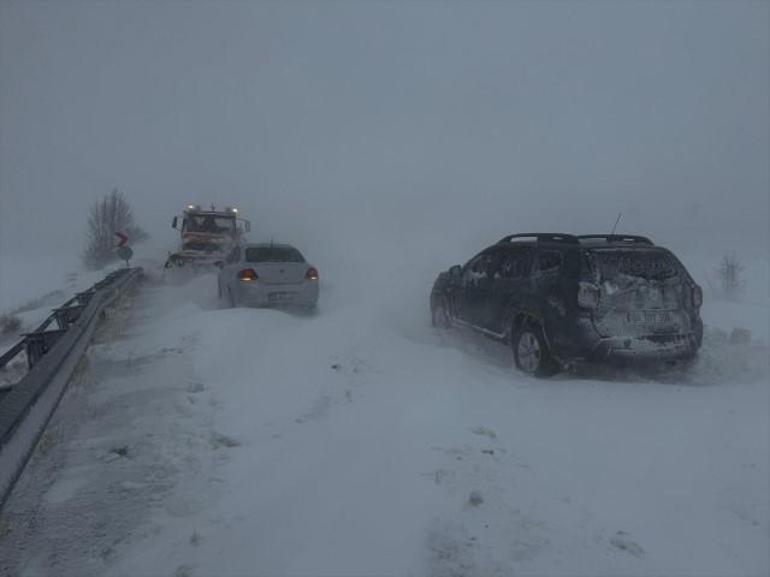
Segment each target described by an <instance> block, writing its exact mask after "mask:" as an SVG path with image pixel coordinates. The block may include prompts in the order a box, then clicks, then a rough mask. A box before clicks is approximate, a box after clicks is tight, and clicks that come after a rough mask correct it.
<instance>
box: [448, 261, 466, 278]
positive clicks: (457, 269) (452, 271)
mask: <svg viewBox="0 0 770 577" xmlns="http://www.w3.org/2000/svg"><path fill="white" fill-rule="evenodd" d="M462 270H463V269H462V267H461V266H460V265H459V264H456V265H454V266H453V267H450V268H449V276H460V273H461V272H462Z"/></svg>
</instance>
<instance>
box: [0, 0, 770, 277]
mask: <svg viewBox="0 0 770 577" xmlns="http://www.w3.org/2000/svg"><path fill="white" fill-rule="evenodd" d="M767 55H768V4H767V2H669V3H663V2H655V3H642V2H633V3H632V2H625V3H607V2H581V3H574V4H572V3H529V2H521V3H511V4H503V3H471V2H453V3H443V4H442V3H434V2H414V3H409V2H393V3H384V2H361V3H356V2H320V3H311V2H292V3H284V4H279V3H273V2H253V3H235V2H232V3H225V4H213V3H181V2H155V3H117V2H98V3H97V2H65V3H29V2H12V1H7V0H6V1H4V2H2V3H1V4H0V126H1V127H2V128H1V131H0V208H1V210H2V214H1V216H0V219H1V220H0V229H1V230H0V257H2V259H4V260H7V259H9V258H10V257H11V256H13V257H14V258H19V257H26V256H29V257H35V256H39V255H41V254H50V253H54V254H56V255H65V254H66V255H72V254H75V253H79V252H80V251H81V250H82V245H83V234H84V222H85V212H86V211H87V209H88V207H89V205H90V204H91V203H92V202H93V201H94V200H95V199H97V198H99V197H100V196H101V195H103V194H107V193H108V192H109V191H110V190H112V188H114V187H118V188H119V189H120V190H121V191H123V192H124V194H125V195H126V196H127V198H128V200H129V201H130V202H131V203H132V205H133V207H134V211H135V213H136V215H137V221H138V222H139V224H140V225H141V226H143V227H144V228H145V229H146V230H147V231H148V232H149V233H150V234H151V235H152V236H153V238H154V241H155V243H156V244H157V245H158V246H159V247H162V248H163V249H166V248H167V247H169V248H170V246H171V245H172V244H173V242H174V241H175V238H176V237H175V235H174V232H173V231H172V230H171V229H170V227H169V224H170V218H171V216H172V215H173V214H177V213H178V212H179V211H180V209H181V207H183V206H184V205H186V204H187V203H188V202H200V203H202V204H208V203H210V202H214V203H217V204H226V203H227V204H230V203H232V204H237V205H238V206H240V207H242V212H243V214H244V215H248V216H249V217H250V218H251V219H252V220H253V221H254V225H255V233H256V234H254V235H253V236H254V237H255V239H256V240H261V239H260V238H256V237H258V236H260V235H263V236H264V237H269V236H270V235H277V236H281V237H291V239H290V240H295V241H297V242H300V243H312V244H313V245H315V246H317V247H319V248H323V249H324V250H326V251H330V252H338V253H339V252H345V253H350V252H351V251H354V252H359V251H360V254H362V255H366V254H370V253H371V251H372V250H373V249H374V248H375V247H377V250H378V251H381V250H383V249H382V247H393V246H395V245H398V248H397V250H395V251H394V252H395V253H396V254H398V253H399V252H401V251H402V249H403V248H404V247H410V246H416V245H417V244H420V245H423V246H425V247H426V248H425V251H426V252H428V253H429V252H430V251H431V250H433V251H436V250H442V248H441V247H447V246H449V247H450V248H447V249H443V250H445V251H446V254H453V252H454V253H456V252H457V250H456V249H457V248H459V249H460V250H461V251H465V252H463V254H465V253H466V252H470V251H471V250H473V248H474V247H476V246H477V245H478V244H479V243H482V244H483V243H485V242H490V241H492V240H494V239H495V238H497V237H499V236H501V235H503V234H505V233H508V232H511V231H517V230H522V229H533V230H534V229H537V230H543V229H546V230H565V231H574V232H591V231H605V230H608V229H609V228H611V226H612V223H613V222H614V219H615V217H616V215H617V213H618V212H619V211H623V220H622V222H621V230H624V231H627V232H640V233H646V234H649V235H651V236H653V237H654V238H656V240H660V242H663V243H667V244H668V245H670V246H673V247H675V248H687V249H694V250H704V251H706V250H710V248H711V246H712V241H715V242H714V244H716V245H717V246H719V247H720V249H721V248H722V247H724V246H725V243H727V244H728V245H730V246H731V247H735V249H736V250H740V251H745V250H750V251H754V252H756V253H759V254H765V253H766V252H767V247H768V224H767V223H768V156H769V154H770V151H769V148H768V125H769V120H768V56H767ZM696 237H697V238H696ZM468 256H470V255H469V254H468ZM6 266H7V265H6ZM6 271H7V269H6V268H3V272H4V273H5V272H6Z"/></svg>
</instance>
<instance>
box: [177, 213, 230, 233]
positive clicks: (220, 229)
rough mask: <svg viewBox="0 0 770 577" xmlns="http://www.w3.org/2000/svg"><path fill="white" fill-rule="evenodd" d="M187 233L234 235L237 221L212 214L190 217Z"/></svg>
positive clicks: (186, 225) (186, 228) (187, 220)
mask: <svg viewBox="0 0 770 577" xmlns="http://www.w3.org/2000/svg"><path fill="white" fill-rule="evenodd" d="M185 231H186V232H206V233H213V234H222V233H232V232H235V219H234V218H230V217H226V216H214V215H211V214H205V215H203V214H201V215H193V216H188V217H187V219H186V220H185Z"/></svg>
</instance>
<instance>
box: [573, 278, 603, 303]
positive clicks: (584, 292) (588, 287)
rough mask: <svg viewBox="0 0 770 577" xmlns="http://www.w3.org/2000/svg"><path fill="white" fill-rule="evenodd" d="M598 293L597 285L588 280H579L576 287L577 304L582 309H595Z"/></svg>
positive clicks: (599, 292) (599, 293)
mask: <svg viewBox="0 0 770 577" xmlns="http://www.w3.org/2000/svg"><path fill="white" fill-rule="evenodd" d="M600 295H601V291H600V290H599V287H598V286H596V285H595V284H592V283H590V282H581V283H580V285H579V288H578V298H577V301H578V306H581V307H583V308H584V309H595V308H596V307H598V306H599V297H600Z"/></svg>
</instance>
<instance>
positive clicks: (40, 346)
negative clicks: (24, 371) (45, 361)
mask: <svg viewBox="0 0 770 577" xmlns="http://www.w3.org/2000/svg"><path fill="white" fill-rule="evenodd" d="M66 332H67V331H66V330H65V329H58V330H53V331H45V332H41V333H29V334H27V335H24V336H25V337H26V339H25V344H26V346H27V366H28V367H29V368H30V369H31V368H32V367H34V366H35V363H37V361H38V359H40V357H42V356H43V355H44V354H46V353H47V352H48V351H50V350H51V347H52V346H54V344H56V341H58V340H59V337H61V336H62V335H63V334H64V333H66Z"/></svg>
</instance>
